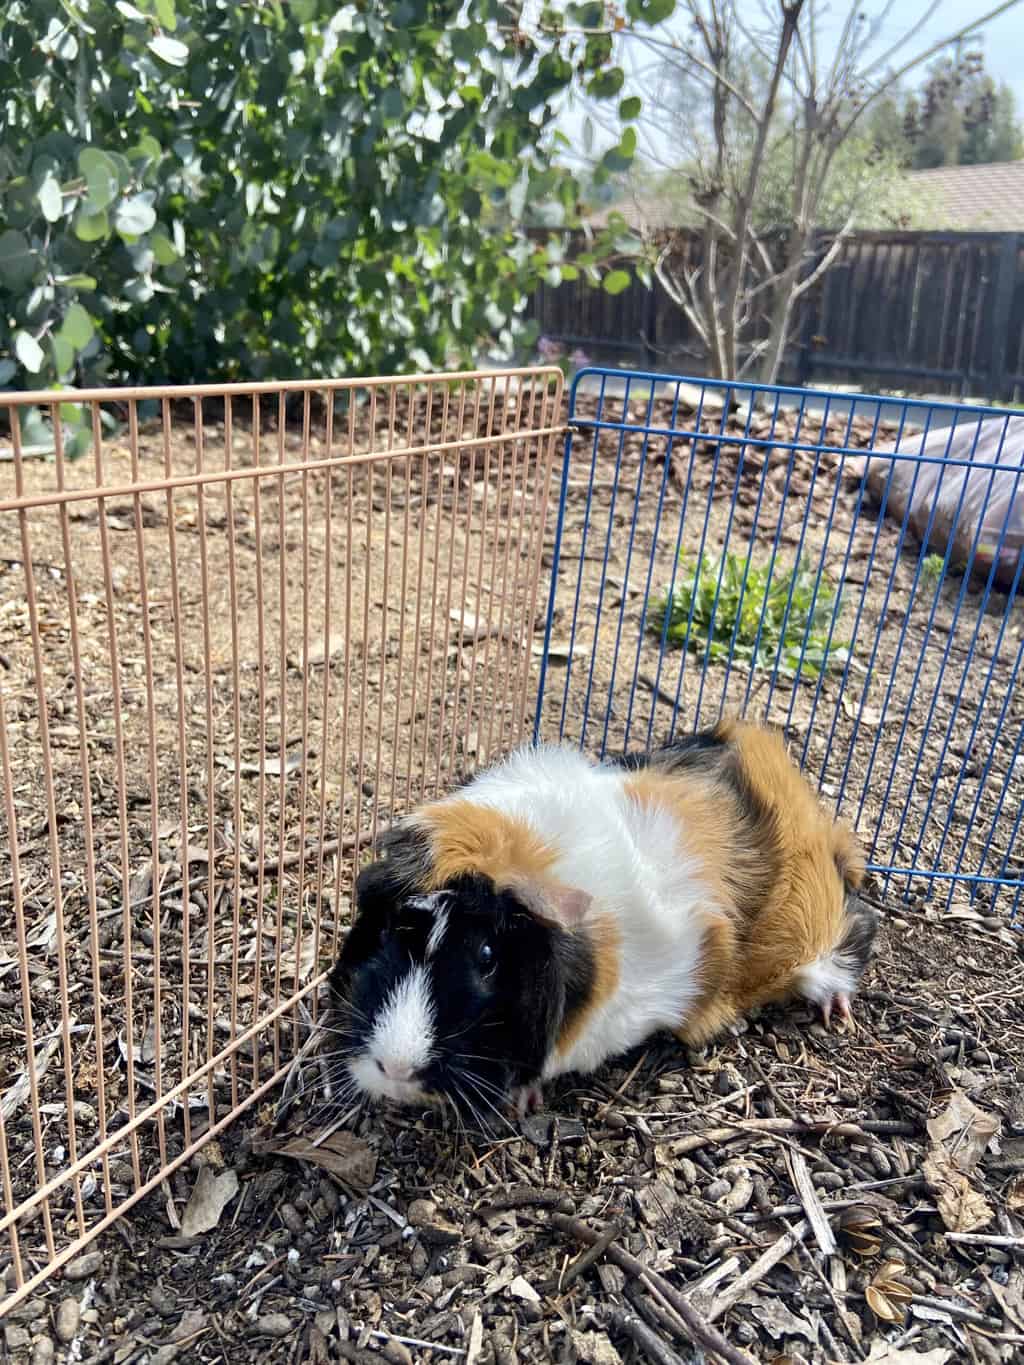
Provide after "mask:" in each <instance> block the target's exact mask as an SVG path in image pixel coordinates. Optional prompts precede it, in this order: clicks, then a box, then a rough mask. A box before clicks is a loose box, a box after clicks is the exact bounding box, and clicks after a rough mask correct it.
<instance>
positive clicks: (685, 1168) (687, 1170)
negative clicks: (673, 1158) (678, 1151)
mask: <svg viewBox="0 0 1024 1365" xmlns="http://www.w3.org/2000/svg"><path fill="white" fill-rule="evenodd" d="M676 1169H677V1170H678V1172H679V1176H680V1179H681V1180H682V1181H683V1182H684V1183H685V1184H686V1185H689V1187H690V1188H691V1189H692V1188H693V1186H694V1185H696V1183H697V1167H696V1166H695V1165H694V1163H693V1162H692V1161H691V1160H690V1158H689V1157H688V1156H684V1157H680V1159H679V1164H678V1166H677V1168H676Z"/></svg>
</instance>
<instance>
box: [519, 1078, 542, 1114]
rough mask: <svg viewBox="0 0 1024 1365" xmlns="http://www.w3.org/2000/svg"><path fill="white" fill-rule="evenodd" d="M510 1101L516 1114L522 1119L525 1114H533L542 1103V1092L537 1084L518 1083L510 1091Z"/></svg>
mask: <svg viewBox="0 0 1024 1365" xmlns="http://www.w3.org/2000/svg"><path fill="white" fill-rule="evenodd" d="M512 1103H513V1104H514V1105H515V1109H516V1114H517V1115H518V1117H519V1118H521V1119H523V1118H525V1117H526V1115H527V1114H535V1113H536V1112H537V1110H538V1109H539V1108H540V1107H541V1105H542V1104H543V1103H544V1092H543V1090H542V1089H541V1088H540V1086H539V1085H518V1086H516V1088H515V1089H514V1090H513V1091H512Z"/></svg>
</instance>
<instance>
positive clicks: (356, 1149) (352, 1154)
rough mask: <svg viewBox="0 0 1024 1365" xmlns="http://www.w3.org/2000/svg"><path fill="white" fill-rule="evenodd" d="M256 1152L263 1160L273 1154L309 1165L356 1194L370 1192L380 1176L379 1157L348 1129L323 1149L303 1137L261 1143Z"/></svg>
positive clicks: (273, 1139)
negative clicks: (323, 1171)
mask: <svg viewBox="0 0 1024 1365" xmlns="http://www.w3.org/2000/svg"><path fill="white" fill-rule="evenodd" d="M253 1151H254V1152H256V1153H257V1155H261V1156H262V1155H264V1154H271V1153H273V1154H274V1155H276V1156H287V1157H291V1158H292V1160H293V1161H309V1162H311V1163H312V1164H313V1165H314V1166H320V1167H321V1168H322V1169H323V1170H325V1171H329V1172H330V1174H331V1175H334V1176H337V1178H338V1179H339V1180H342V1181H344V1183H345V1184H346V1185H351V1186H352V1188H353V1189H355V1190H368V1189H369V1188H370V1186H371V1185H372V1184H373V1181H374V1177H375V1176H376V1174H377V1157H376V1154H375V1153H374V1152H373V1150H372V1149H371V1148H370V1147H369V1145H368V1144H367V1143H365V1142H364V1141H363V1140H362V1138H357V1137H356V1136H355V1135H354V1134H353V1133H347V1132H345V1131H344V1129H339V1130H338V1131H337V1132H336V1133H332V1134H331V1135H330V1137H328V1138H325V1139H324V1141H323V1142H321V1143H320V1144H319V1145H314V1144H313V1143H312V1142H311V1141H310V1140H309V1138H306V1137H302V1136H296V1137H291V1138H289V1137H282V1138H280V1139H276V1138H269V1139H257V1140H256V1141H255V1142H254V1143H253Z"/></svg>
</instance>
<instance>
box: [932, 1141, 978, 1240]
mask: <svg viewBox="0 0 1024 1365" xmlns="http://www.w3.org/2000/svg"><path fill="white" fill-rule="evenodd" d="M922 1171H923V1174H924V1178H925V1181H926V1182H927V1184H928V1188H929V1189H930V1190H931V1191H932V1193H933V1194H934V1195H935V1202H936V1204H937V1205H938V1207H939V1213H940V1214H941V1216H942V1221H943V1222H944V1223H945V1225H946V1227H947V1228H948V1229H949V1231H950V1232H976V1231H978V1229H979V1228H984V1227H988V1225H989V1223H991V1221H992V1219H993V1217H994V1214H993V1212H992V1207H991V1205H990V1204H989V1203H988V1202H987V1200H986V1199H985V1197H984V1196H983V1195H981V1194H979V1193H978V1191H977V1190H976V1189H974V1188H973V1186H972V1185H971V1182H970V1181H969V1180H968V1179H967V1177H966V1176H965V1175H964V1174H963V1173H962V1172H961V1171H958V1170H957V1169H956V1167H955V1166H954V1165H953V1162H952V1161H951V1160H950V1158H949V1156H948V1155H947V1153H946V1151H945V1149H944V1148H942V1147H934V1148H933V1149H932V1152H931V1155H930V1156H928V1157H926V1158H925V1161H924V1165H923V1167H922Z"/></svg>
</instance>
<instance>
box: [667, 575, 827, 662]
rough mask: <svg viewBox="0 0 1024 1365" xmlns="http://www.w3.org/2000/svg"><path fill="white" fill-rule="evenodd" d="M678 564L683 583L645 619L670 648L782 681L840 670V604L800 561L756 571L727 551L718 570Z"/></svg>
mask: <svg viewBox="0 0 1024 1365" xmlns="http://www.w3.org/2000/svg"><path fill="white" fill-rule="evenodd" d="M681 564H682V568H683V573H682V577H681V578H677V580H676V583H675V586H674V587H673V588H672V589H669V590H667V591H666V592H664V593H662V594H661V595H660V596H659V597H657V598H656V599H655V601H654V603H653V605H652V608H651V611H650V614H649V617H648V626H649V629H651V630H652V631H654V632H656V633H657V634H659V635H661V634H662V632H663V631H664V632H665V638H666V640H667V641H668V642H669V643H670V644H673V645H679V646H683V645H685V646H686V647H687V648H688V649H690V650H692V651H693V652H694V653H695V654H703V655H704V656H705V658H707V659H712V660H715V661H716V662H728V660H729V659H730V658H731V659H733V660H734V661H735V660H741V661H742V662H743V663H744V664H746V666H747V667H748V668H751V669H775V668H776V667H777V668H778V672H779V674H780V675H781V676H782V677H786V678H796V677H797V675H798V673H799V675H800V677H801V678H803V677H805V676H806V677H807V678H810V679H816V678H818V677H819V676H820V675H821V673H822V671H827V670H830V669H834V668H842V667H843V666H844V665H845V663H846V661H847V659H848V658H849V641H848V640H840V639H839V638H838V637H837V633H836V629H835V628H836V625H837V623H838V621H839V618H840V616H841V615H842V612H843V604H842V602H841V600H840V598H839V595H838V593H837V591H836V588H835V586H834V584H833V583H832V582H831V581H830V580H829V579H828V578H827V576H826V575H825V574H824V573H822V574H821V577H820V578H819V577H818V571H817V570H816V569H815V568H813V567H812V566H811V565H810V564H809V563H808V562H807V561H806V560H801V561H800V563H799V564H798V565H796V566H795V567H794V566H790V567H789V568H786V567H784V566H782V565H780V564H779V563H778V562H777V561H776V563H775V564H774V565H773V566H769V565H764V566H761V567H758V566H755V565H754V564H752V562H751V559H750V556H747V557H741V556H740V555H737V554H734V553H733V552H732V551H729V552H728V553H727V554H726V555H725V557H724V563H723V560H721V559H716V558H714V557H713V556H711V555H709V554H707V553H704V554H702V555H701V556H700V557H699V558H696V559H695V558H693V557H689V556H683V557H682V559H681ZM719 576H721V586H719ZM716 594H717V597H718V603H717V607H716V605H715V597H716ZM691 612H692V619H691ZM666 617H667V619H668V626H667V630H666V628H665V622H666ZM830 633H831V639H830V638H829V636H830Z"/></svg>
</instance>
